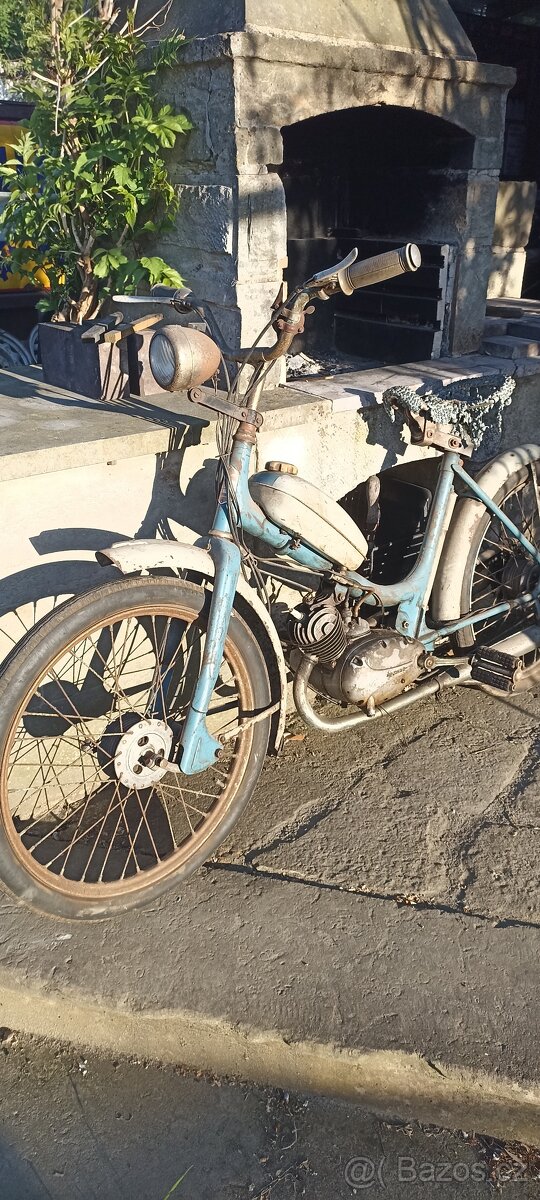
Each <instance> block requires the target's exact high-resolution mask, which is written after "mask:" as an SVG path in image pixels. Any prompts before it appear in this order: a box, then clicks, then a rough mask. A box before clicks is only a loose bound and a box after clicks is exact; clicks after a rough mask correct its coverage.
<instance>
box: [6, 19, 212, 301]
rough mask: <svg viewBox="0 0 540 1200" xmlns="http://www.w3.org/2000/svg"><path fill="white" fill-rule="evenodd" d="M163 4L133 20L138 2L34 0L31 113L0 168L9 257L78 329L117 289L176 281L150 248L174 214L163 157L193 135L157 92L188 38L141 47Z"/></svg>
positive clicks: (28, 78) (22, 84) (21, 73)
mask: <svg viewBox="0 0 540 1200" xmlns="http://www.w3.org/2000/svg"><path fill="white" fill-rule="evenodd" d="M169 8H170V0H168V3H167V4H166V5H165V6H164V7H163V8H161V9H159V10H158V11H157V12H156V13H154V14H153V16H152V17H151V18H149V19H148V20H146V21H144V22H143V23H142V24H140V25H137V23H136V22H137V18H136V4H135V7H134V8H132V9H130V10H129V11H128V13H127V16H126V17H125V19H124V18H120V17H119V15H118V11H117V10H116V9H114V8H113V6H112V0H98V7H97V9H94V10H89V9H88V8H87V7H84V0H64V2H62V0H51V8H50V9H49V7H48V0H31V6H30V9H29V10H28V16H27V19H26V25H25V27H24V29H23V32H22V34H21V42H22V43H24V44H25V54H24V57H23V59H22V61H21V63H20V64H19V65H18V67H17V76H18V78H17V90H18V92H19V93H22V94H23V95H24V98H25V99H27V100H30V101H32V102H33V104H34V105H35V107H34V110H33V114H32V117H31V118H30V121H29V122H28V123H27V127H26V129H25V131H24V132H23V134H22V136H21V139H20V141H19V142H18V144H17V147H16V153H15V157H14V158H12V159H10V160H8V162H7V163H6V164H5V165H4V166H1V167H0V179H2V181H3V185H4V187H7V188H8V189H9V192H10V198H9V201H8V203H7V205H6V207H5V208H4V211H3V214H2V230H3V236H4V238H5V240H6V242H8V243H9V247H10V249H9V251H7V252H5V253H4V259H5V261H8V262H9V263H10V265H11V266H12V268H13V270H14V271H20V272H21V273H22V274H24V275H27V276H28V277H29V279H30V280H31V281H32V282H36V283H38V282H39V280H40V279H42V275H40V274H38V273H39V272H42V271H43V269H45V271H46V273H47V276H48V278H49V280H50V285H51V286H50V299H48V300H47V301H45V302H41V306H42V307H45V306H46V307H49V308H54V309H55V311H56V315H57V317H58V318H59V319H67V320H70V321H75V322H77V323H80V322H81V321H83V320H85V319H87V318H90V317H93V316H95V315H96V313H97V312H98V311H99V309H100V307H101V306H102V304H103V302H104V301H105V300H106V299H107V297H108V296H109V295H110V294H111V293H112V292H113V291H121V292H128V293H129V292H134V291H135V290H136V289H137V286H138V285H140V284H141V283H143V282H145V283H148V284H154V283H158V282H159V283H165V284H170V285H172V286H180V285H181V283H182V280H181V278H180V276H179V274H178V272H177V271H175V270H174V268H172V267H171V266H169V265H168V264H167V263H166V262H164V261H163V259H162V258H159V257H157V256H155V255H151V254H150V253H149V252H148V242H149V239H150V238H152V236H155V235H156V234H157V233H158V232H159V231H160V230H161V229H163V228H164V226H166V225H170V224H171V222H172V220H173V218H174V215H175V213H176V210H177V204H178V201H177V194H176V191H175V189H174V187H173V185H172V183H171V179H170V176H169V171H168V167H167V157H168V152H169V151H170V150H172V149H173V147H174V145H175V143H176V140H177V138H178V137H179V136H180V135H182V134H185V133H186V131H187V130H189V129H190V128H191V126H190V122H189V120H188V119H187V117H186V116H185V115H183V114H181V113H175V112H174V111H173V109H172V108H171V106H170V105H168V104H159V103H158V101H157V100H156V97H155V77H156V74H157V73H158V72H159V71H160V70H161V69H162V68H163V67H167V66H171V65H172V64H173V63H174V62H175V60H176V58H177V54H178V48H179V45H180V43H181V41H182V40H183V39H182V36H181V35H179V34H175V35H173V36H172V37H167V38H162V39H161V40H160V41H158V42H157V43H156V44H155V45H154V46H153V47H152V46H150V45H149V43H148V39H149V37H151V34H152V32H153V30H156V29H158V28H159V27H160V26H161V25H162V24H163V22H164V21H165V19H166V17H167V15H168V11H169ZM40 18H41V19H40ZM25 39H26V40H25ZM5 69H6V70H7V65H6V68H5Z"/></svg>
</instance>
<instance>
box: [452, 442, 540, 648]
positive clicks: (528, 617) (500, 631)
mask: <svg viewBox="0 0 540 1200" xmlns="http://www.w3.org/2000/svg"><path fill="white" fill-rule="evenodd" d="M539 469H540V464H539V463H531V464H530V465H529V466H527V467H523V468H521V469H520V470H519V471H516V472H515V473H514V474H513V475H510V476H509V478H508V479H507V480H506V482H505V484H504V486H503V487H502V488H501V490H500V491H499V492H498V494H497V495H496V496H495V497H494V499H495V503H496V504H497V505H498V507H499V508H500V509H501V510H502V511H503V512H504V513H505V514H506V516H508V517H509V518H510V520H511V521H513V523H514V525H515V526H516V527H517V528H518V529H519V530H520V532H521V533H523V534H524V535H525V537H526V538H527V539H528V540H529V542H531V543H532V545H534V546H540V493H539V482H538V472H539ZM539 576H540V568H539V567H538V565H537V563H535V561H534V560H533V559H532V558H531V556H530V554H527V552H526V551H525V550H523V549H522V547H521V546H520V544H519V542H517V541H516V539H515V537H513V536H512V535H511V534H510V533H509V532H508V530H507V529H506V528H505V526H504V525H503V524H502V522H501V520H500V518H499V517H495V516H492V515H491V513H489V512H487V511H485V512H484V515H483V516H482V518H481V520H480V521H479V522H478V525H477V527H476V530H475V532H474V535H473V539H472V543H471V548H470V552H469V556H468V559H467V564H466V568H465V572H464V575H463V584H462V591H461V611H462V613H463V615H465V614H466V613H468V612H479V611H481V610H482V609H485V608H491V607H495V606H496V605H498V604H501V603H505V602H507V601H508V600H513V599H516V598H517V597H518V596H520V595H522V594H523V593H526V592H530V591H531V590H532V589H533V588H534V587H535V586H536V585H537V584H538V579H539ZM535 621H536V617H535V610H534V605H532V604H531V605H530V606H529V607H528V608H526V609H523V608H514V609H511V610H510V612H507V613H503V614H502V615H501V614H499V615H498V616H495V617H492V618H490V619H488V620H486V621H481V622H479V623H478V624H476V625H467V626H466V627H465V628H464V629H462V630H460V631H459V632H458V633H457V634H455V635H454V637H455V640H456V644H457V646H458V648H460V649H462V650H463V649H468V648H470V647H472V646H474V645H475V643H478V644H479V645H493V644H494V643H495V642H497V641H499V640H501V639H502V638H504V637H507V636H509V635H510V634H512V633H515V632H516V631H517V630H518V629H523V628H524V627H526V626H527V625H530V624H533V623H534V622H535ZM537 658H538V654H537V653H536V654H533V655H531V656H528V658H527V662H526V666H527V668H531V667H535V664H536V659H537Z"/></svg>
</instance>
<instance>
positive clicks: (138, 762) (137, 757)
mask: <svg viewBox="0 0 540 1200" xmlns="http://www.w3.org/2000/svg"><path fill="white" fill-rule="evenodd" d="M172 741H173V735H172V732H171V730H170V729H169V726H168V725H167V724H166V723H165V721H158V720H157V719H152V718H149V719H148V720H143V721H137V724H136V725H132V726H131V729H128V731H127V733H124V734H123V736H122V737H121V738H120V741H119V742H118V745H117V747H116V753H115V756H114V769H115V771H116V775H117V778H118V779H119V780H120V783H123V784H124V787H129V788H146V787H152V785H153V784H155V783H158V782H159V780H160V779H163V776H164V775H166V774H167V771H169V770H170V769H171V768H170V766H169V763H168V759H169V756H170V752H171V747H172ZM161 762H163V763H164V766H161V765H160V764H161Z"/></svg>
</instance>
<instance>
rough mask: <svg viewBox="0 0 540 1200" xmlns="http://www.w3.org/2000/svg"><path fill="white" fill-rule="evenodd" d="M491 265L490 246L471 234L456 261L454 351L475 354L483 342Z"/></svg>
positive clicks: (452, 335) (452, 331) (452, 350)
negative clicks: (479, 241)
mask: <svg viewBox="0 0 540 1200" xmlns="http://www.w3.org/2000/svg"><path fill="white" fill-rule="evenodd" d="M490 269H491V246H489V245H488V246H486V245H482V244H481V243H478V242H477V241H476V239H475V238H469V239H468V240H467V241H466V243H465V245H464V247H463V249H462V251H461V253H460V255H459V258H458V264H457V275H456V289H455V296H454V312H453V318H452V330H451V347H450V349H451V353H452V354H472V353H473V352H474V351H475V350H478V349H479V347H480V345H481V342H482V338H483V335H484V320H485V311H486V290H487V281H488V277H489V272H490Z"/></svg>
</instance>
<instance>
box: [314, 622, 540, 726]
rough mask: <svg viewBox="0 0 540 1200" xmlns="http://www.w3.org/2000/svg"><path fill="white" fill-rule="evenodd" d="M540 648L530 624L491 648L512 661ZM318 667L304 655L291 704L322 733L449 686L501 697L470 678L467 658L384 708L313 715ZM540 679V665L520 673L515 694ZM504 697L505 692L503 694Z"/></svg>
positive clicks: (539, 632) (538, 631)
mask: <svg viewBox="0 0 540 1200" xmlns="http://www.w3.org/2000/svg"><path fill="white" fill-rule="evenodd" d="M539 646H540V625H531V626H530V628H529V629H524V630H521V631H520V632H519V633H512V634H511V635H510V636H509V637H506V638H503V639H502V641H500V642H497V643H496V644H495V645H494V646H492V647H490V649H492V650H497V651H499V652H500V653H501V654H509V655H511V656H512V657H513V658H521V657H522V656H523V655H525V654H531V653H533V652H534V651H535V650H537V649H538V648H539ZM316 665H317V659H315V658H313V657H311V656H310V655H304V656H303V657H302V660H301V662H300V666H299V667H298V670H297V672H296V675H295V677H294V684H293V696H294V702H295V705H296V707H297V709H298V712H299V713H300V716H301V717H302V718H303V720H304V721H305V722H306V725H310V726H311V727H312V729H319V730H321V732H323V733H340V732H343V730H345V729H353V728H356V726H358V725H367V724H368V722H369V721H374V720H375V719H376V718H377V717H389V716H392V714H393V713H396V712H399V711H400V709H402V708H408V707H409V705H410V704H416V703H417V702H419V701H420V700H426V699H427V697H428V696H434V695H436V694H438V693H440V692H442V691H443V690H444V689H445V688H448V687H459V685H460V684H464V683H471V684H474V686H476V687H480V688H481V690H482V691H486V692H489V694H490V695H494V696H500V695H501V691H500V690H498V689H497V688H493V687H490V686H489V685H487V684H481V683H476V680H474V679H471V671H472V662H471V661H470V659H456V660H455V661H454V662H453V663H451V664H450V665H449V666H448V667H447V668H446V669H445V670H444V671H440V672H438V673H437V674H436V675H433V676H432V677H431V678H430V679H424V680H422V682H421V683H418V684H416V685H413V687H411V688H410V689H409V690H408V691H406V692H402V694H401V696H395V697H394V699H393V700H388V701H387V703H386V704H385V705H384V708H375V709H374V710H373V712H372V713H367V712H365V711H363V712H360V713H353V714H351V715H350V716H348V717H335V718H334V719H331V718H329V717H323V716H321V715H320V713H318V712H315V709H314V708H313V705H312V704H311V701H310V700H309V699H308V695H307V689H308V686H309V680H310V678H311V674H312V672H313V669H314V667H315V666H316ZM536 679H538V680H540V663H538V664H537V673H536V675H535V674H534V673H533V668H531V669H530V671H524V672H523V683H522V684H521V686H520V684H519V683H518V684H517V686H516V687H515V691H514V693H511V694H515V692H517V691H527V690H528V689H529V688H530V687H532V686H533V684H534V683H535V682H536ZM503 694H504V693H503Z"/></svg>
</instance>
